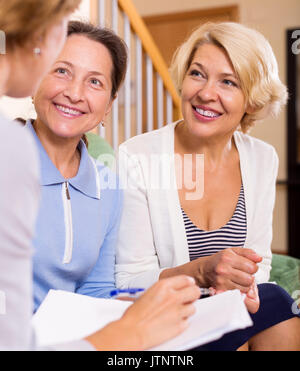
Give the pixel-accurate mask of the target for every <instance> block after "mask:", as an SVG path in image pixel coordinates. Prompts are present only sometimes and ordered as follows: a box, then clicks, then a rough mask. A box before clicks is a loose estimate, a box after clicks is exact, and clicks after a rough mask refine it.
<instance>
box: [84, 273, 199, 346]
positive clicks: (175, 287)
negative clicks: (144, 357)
mask: <svg viewBox="0 0 300 371" xmlns="http://www.w3.org/2000/svg"><path fill="white" fill-rule="evenodd" d="M199 298H200V289H199V287H197V286H196V284H195V281H194V279H193V278H191V277H187V276H177V277H172V278H168V279H165V280H160V281H158V282H157V283H156V284H155V285H154V286H152V287H151V288H150V289H149V290H148V291H146V293H145V294H144V295H143V296H141V297H140V298H139V299H138V300H137V301H136V302H135V303H134V304H133V305H132V306H130V307H129V308H128V309H127V311H126V312H125V313H124V315H123V317H122V318H121V319H120V320H119V321H116V322H113V323H111V324H109V325H108V326H106V327H105V328H104V329H102V330H100V331H99V332H98V333H96V334H94V335H92V336H90V337H88V338H87V339H86V340H88V341H89V342H90V343H91V344H92V345H94V347H95V348H96V349H99V350H110V351H118V350H146V349H149V348H152V347H154V346H157V345H159V344H161V343H163V342H165V341H167V340H170V339H172V338H173V337H175V336H177V335H179V334H180V333H182V332H183V331H184V330H185V329H186V328H187V326H188V318H189V317H190V316H192V315H193V314H194V313H195V307H194V305H193V303H194V302H195V301H196V300H197V299H199Z"/></svg>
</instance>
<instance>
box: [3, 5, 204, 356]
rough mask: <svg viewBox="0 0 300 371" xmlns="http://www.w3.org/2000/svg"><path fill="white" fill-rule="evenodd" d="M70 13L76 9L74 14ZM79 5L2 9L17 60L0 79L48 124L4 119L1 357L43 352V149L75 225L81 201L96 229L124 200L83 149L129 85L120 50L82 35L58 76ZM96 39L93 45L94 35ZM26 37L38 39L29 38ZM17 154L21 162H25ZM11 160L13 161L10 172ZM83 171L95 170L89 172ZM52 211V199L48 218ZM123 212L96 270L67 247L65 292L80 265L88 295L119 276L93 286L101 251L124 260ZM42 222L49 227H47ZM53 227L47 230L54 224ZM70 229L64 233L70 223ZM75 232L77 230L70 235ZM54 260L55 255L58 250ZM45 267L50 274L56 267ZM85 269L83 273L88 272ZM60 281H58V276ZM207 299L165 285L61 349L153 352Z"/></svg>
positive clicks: (105, 229) (74, 39) (179, 283)
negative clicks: (37, 271)
mask: <svg viewBox="0 0 300 371" xmlns="http://www.w3.org/2000/svg"><path fill="white" fill-rule="evenodd" d="M68 4H69V7H67V5H68ZM2 5H3V7H2ZM71 5H73V7H72V6H71ZM75 5H78V1H70V0H69V1H63V0H61V1H55V0H54V1H51V2H45V1H44V0H35V1H34V0H28V1H26V2H24V1H23V0H22V1H21V0H19V1H17V0H12V1H10V2H9V4H7V2H4V1H3V2H2V1H1V2H0V8H1V10H0V15H1V17H0V25H1V27H2V28H3V30H4V31H5V32H6V33H7V40H8V43H9V44H8V49H7V50H8V54H7V55H5V56H3V57H2V56H1V57H0V58H1V59H0V69H2V71H3V73H2V74H1V83H0V84H1V85H0V86H1V90H2V92H3V94H8V95H10V96H12V97H22V96H26V95H34V96H35V102H36V106H37V111H38V113H39V115H40V116H39V117H38V119H37V120H36V122H34V123H33V125H32V124H31V123H28V126H30V125H31V127H29V130H26V129H24V128H20V127H19V126H18V124H16V123H7V122H6V121H5V119H2V118H1V125H0V134H1V137H2V138H5V140H4V141H3V144H2V145H1V148H0V156H1V157H0V158H1V161H0V184H1V198H0V218H1V221H2V222H1V225H0V288H1V290H3V292H0V294H1V295H0V300H1V299H3V298H4V299H5V303H4V304H6V305H5V310H4V311H3V313H2V311H1V312H0V349H1V350H27V349H34V348H35V347H34V344H32V342H31V340H32V339H31V329H30V319H31V315H32V281H31V279H32V277H31V268H32V267H31V256H32V252H31V242H32V238H33V235H34V224H35V219H36V214H37V209H38V200H39V179H38V177H39V176H38V163H37V159H36V152H35V150H34V148H36V147H35V145H37V147H38V151H39V153H40V154H41V152H43V151H44V152H43V155H44V159H45V158H46V160H47V163H48V165H49V166H51V170H52V172H51V171H50V173H49V174H50V175H49V174H48V175H47V174H46V175H45V173H44V170H45V169H44V168H43V166H42V168H41V172H42V180H43V179H45V178H43V176H44V175H45V177H46V178H47V176H48V178H47V179H49V177H50V178H51V177H53V175H54V176H58V177H60V178H63V180H65V179H67V180H70V184H69V185H68V187H67V188H66V189H65V188H62V189H63V190H64V193H63V192H61V195H62V194H64V196H66V197H64V199H63V201H64V203H63V205H62V203H60V204H59V207H62V206H66V208H65V209H64V210H65V211H68V213H67V216H70V214H71V210H72V209H71V205H70V204H71V200H70V199H69V197H68V196H71V197H72V202H73V201H75V200H77V201H78V200H81V197H82V201H83V199H85V200H87V199H88V198H89V201H90V202H87V203H88V208H89V210H90V211H92V212H94V213H96V214H95V216H96V218H95V221H98V220H99V214H97V208H99V207H100V206H104V207H106V206H107V207H108V206H109V204H110V203H112V202H113V200H115V201H116V200H117V199H116V198H114V195H115V194H116V193H118V194H119V192H118V191H117V192H115V190H112V192H111V193H112V196H111V197H110V195H109V194H108V193H109V191H108V192H107V193H106V192H105V190H101V202H100V200H99V197H98V190H99V187H98V184H99V178H98V173H97V172H98V169H97V167H96V165H95V166H94V164H93V163H92V162H91V160H90V159H89V158H88V155H87V153H86V148H85V147H84V143H83V142H81V141H80V138H81V137H82V135H83V133H84V132H86V131H88V130H90V129H91V128H92V127H93V126H94V125H96V124H97V123H99V121H98V119H100V121H101V120H102V119H103V117H104V116H105V114H106V112H107V111H108V110H109V108H110V106H111V104H112V101H113V98H114V96H115V94H116V92H117V90H118V87H119V84H120V83H121V81H122V79H123V75H122V74H120V71H118V70H117V68H116V66H114V67H113V57H112V55H111V54H110V52H109V50H110V49H108V46H105V45H104V44H103V43H99V42H96V41H94V40H92V39H89V37H88V35H85V36H84V35H73V36H71V37H70V38H69V39H68V43H67V45H66V48H64V49H63V51H62V53H61V54H60V58H59V59H58V60H57V61H56V63H55V65H54V66H53V67H52V69H50V66H51V65H52V63H53V62H54V59H55V58H56V57H57V55H58V54H59V52H61V47H62V46H63V44H64V41H65V36H66V34H67V29H66V26H67V22H66V19H65V18H61V19H63V21H62V20H60V18H59V15H61V14H68V12H70V11H72V10H73V9H75ZM46 9H47V11H46ZM17 15H18V17H19V18H15V20H14V21H13V22H12V19H13V17H17ZM4 17H5V19H6V20H8V19H9V20H10V22H12V24H14V25H17V24H19V26H20V27H19V29H18V30H19V33H18V32H17V31H16V30H15V29H14V30H12V29H11V23H10V22H4ZM32 17H33V18H34V19H33V26H32V27H30V26H29V25H28V23H30V21H31V18H32ZM53 19H55V20H56V22H58V21H59V22H61V23H55V22H54V26H53V27H52V28H51V27H50V25H52V23H51V22H50V21H51V20H53ZM48 22H49V23H48ZM44 24H46V25H49V29H47V28H46V29H45V28H44V26H42V25H44ZM23 28H24V34H23V33H22V30H23ZM94 30H95V29H94ZM38 31H40V32H38ZM74 33H76V32H75V31H74ZM78 33H80V32H78ZM88 34H89V35H90V32H88ZM24 35H27V36H28V37H27V38H24ZM20 45H22V47H21V46H20ZM85 52H87V53H85ZM91 65H93V69H92V71H91V70H90V69H89V68H90V67H91ZM48 69H50V73H49V74H48V75H47V76H46V77H45V79H44V80H43V83H42V84H41V87H40V88H39V89H38V92H36V86H37V85H38V83H39V80H40V78H41V77H42V74H44V73H46V72H47V70H48ZM95 74H96V76H95ZM116 75H117V76H116ZM113 77H116V78H113ZM48 88H49V89H48ZM50 88H51V89H50ZM55 89H57V90H55ZM52 98H53V99H52ZM35 130H36V131H35ZM30 131H31V134H32V135H33V139H32V135H30ZM16 148H17V149H18V151H19V153H16ZM47 156H48V157H47ZM4 159H7V161H6V162H5V160H4ZM51 162H52V164H51ZM82 164H83V165H88V166H81V165H82ZM42 165H43V161H42ZM82 168H85V170H87V172H85V171H83V172H82V171H81V170H82ZM48 170H49V168H48ZM77 175H78V176H77ZM89 175H91V178H89ZM86 176H87V178H86ZM51 180H53V179H52V178H51ZM62 183H65V182H64V181H63V182H62ZM100 184H101V183H100ZM49 188H50V187H49ZM52 190H53V188H52ZM102 191H103V192H102ZM73 196H74V199H73ZM94 196H96V197H94ZM103 196H106V197H108V200H107V201H106V204H105V203H104V204H102V197H103ZM46 201H47V200H46ZM52 201H53V199H52ZM50 202H51V200H50ZM54 203H55V202H54ZM79 204H80V202H79ZM100 204H101V205H100ZM77 205H78V202H77ZM73 206H74V204H73V205H72V207H73ZM44 207H45V204H43V189H42V204H41V209H40V210H43V208H44ZM111 207H113V205H111ZM74 209H75V210H74V212H75V217H74V220H76V221H77V223H78V222H79V220H78V219H77V218H79V219H80V218H81V222H83V218H85V217H86V215H82V214H81V213H80V212H79V213H78V210H76V207H75V206H74ZM119 209H120V204H118V205H117V207H116V208H115V209H113V210H105V211H106V212H107V215H108V217H107V218H106V222H107V223H110V227H109V226H108V225H102V226H101V225H97V228H96V230H93V231H92V232H93V233H95V234H97V233H99V235H98V239H97V240H96V243H95V244H94V245H93V244H91V245H90V246H88V253H89V260H88V262H87V263H86V262H85V258H86V257H85V256H84V254H83V256H81V259H78V256H76V254H77V253H78V249H76V250H75V251H74V254H73V249H72V248H70V249H69V247H72V244H71V243H67V244H66V247H67V249H65V253H66V254H63V255H64V262H65V264H66V265H65V266H64V268H65V272H63V273H62V272H59V268H60V267H58V269H56V268H57V267H55V266H53V265H52V266H51V264H52V263H53V261H50V262H49V263H48V264H49V265H48V267H47V268H49V270H48V272H51V269H52V272H51V273H53V271H56V273H57V280H58V281H59V280H60V279H62V277H63V278H64V279H65V281H64V283H65V282H67V279H66V276H67V275H68V272H67V270H68V269H69V275H70V276H72V272H71V270H72V268H74V267H72V266H71V265H72V264H71V263H72V260H73V262H74V260H75V259H76V264H77V269H78V271H77V272H76V274H77V276H76V277H75V276H74V282H75V281H76V282H75V283H74V287H75V286H77V284H80V282H81V281H84V279H85V278H89V279H88V280H87V285H86V286H85V287H87V286H89V288H90V289H93V284H94V283H95V281H94V280H95V279H97V273H98V271H99V270H101V269H103V274H104V276H105V277H106V276H107V275H106V273H107V272H106V271H105V270H106V269H107V270H108V271H109V272H110V271H111V269H112V268H111V266H109V265H108V264H107V265H106V266H103V264H102V266H100V265H98V266H97V267H96V268H95V271H94V272H91V275H90V276H89V270H90V271H92V270H93V266H94V265H95V264H96V261H97V258H98V255H99V259H100V256H101V249H100V247H101V246H100V242H101V243H102V242H103V245H104V244H107V248H104V249H103V250H105V254H107V255H110V256H113V254H114V252H113V250H112V251H109V246H111V245H110V243H111V242H110V241H109V239H110V232H111V231H110V229H111V230H113V229H115V221H114V220H113V218H114V216H115V214H116V213H117V212H118V210H119ZM101 212H103V209H102V210H101ZM83 214H84V213H83ZM69 220H70V219H69ZM42 222H45V219H43V220H42ZM101 222H102V223H103V222H104V221H101ZM58 225H59V223H58ZM44 226H46V227H47V225H46V224H44ZM61 226H62V227H63V226H64V221H62V223H61ZM48 227H49V225H48ZM77 227H78V224H76V231H75V233H78V234H80V233H81V229H80V228H81V227H82V226H79V227H78V228H77ZM88 227H89V229H88V232H90V231H91V230H92V229H91V226H88ZM50 228H51V227H50ZM70 230H72V228H70V229H68V231H70ZM84 232H86V231H84ZM64 236H65V237H70V240H69V242H70V241H72V237H73V236H71V234H69V233H68V236H67V235H64ZM81 236H82V237H83V238H86V241H82V239H81V241H80V240H77V239H76V234H75V237H74V242H76V243H78V245H79V242H82V246H80V248H81V249H83V248H84V247H83V246H85V245H86V244H87V243H88V242H89V239H90V236H88V235H86V234H84V233H83V234H82V235H81ZM60 237H62V236H59V235H57V236H56V238H57V240H56V239H53V240H52V242H53V245H52V246H51V247H53V248H55V245H56V243H57V244H58V246H59V247H60V246H61V244H60V243H59V242H60V241H61V240H60ZM93 237H94V236H93ZM62 239H63V237H62ZM64 246H65V245H64ZM102 247H103V246H102ZM52 252H53V253H54V254H55V253H56V251H55V249H53V250H52ZM85 252H87V251H85ZM63 253H64V251H63ZM44 262H45V260H44ZM61 263H62V262H61ZM68 263H69V264H68ZM107 263H108V262H107ZM45 264H46V265H47V262H45ZM62 264H63V263H62ZM81 265H82V267H83V268H82V270H80V266H81ZM64 274H65V275H64ZM53 277H54V278H55V272H54V276H53ZM40 278H41V280H43V279H44V278H45V277H42V276H40ZM67 283H69V281H68V282H67ZM199 295H200V292H199V289H198V288H197V287H196V286H195V282H194V280H193V279H190V278H188V277H186V276H180V277H174V278H172V279H170V280H164V281H162V282H160V283H158V284H156V285H154V286H153V287H152V288H151V289H150V290H149V291H148V292H147V293H145V294H144V295H143V296H142V297H141V298H140V299H139V300H138V301H137V302H136V303H135V304H134V305H132V306H131V307H130V308H129V309H128V310H127V312H126V313H125V314H124V316H123V317H122V318H121V319H120V320H119V321H116V322H113V323H111V324H109V325H108V326H106V327H105V328H104V329H102V330H100V331H99V332H97V333H95V334H93V335H91V336H90V337H88V338H87V339H86V340H83V341H79V342H76V343H72V344H64V345H62V346H59V347H55V349H61V350H62V349H65V350H67V349H70V350H76V349H78V350H94V349H99V350H144V349H147V348H150V347H153V346H156V345H159V344H160V343H162V342H164V341H166V340H168V339H170V338H172V337H174V336H176V335H178V334H179V333H181V332H182V331H183V330H184V329H185V328H186V327H187V319H188V318H189V317H190V316H191V315H192V314H193V313H194V306H193V304H192V303H193V302H194V301H195V300H196V299H197V298H199ZM0 304H3V303H0ZM3 307H4V305H1V306H0V310H2V309H3Z"/></svg>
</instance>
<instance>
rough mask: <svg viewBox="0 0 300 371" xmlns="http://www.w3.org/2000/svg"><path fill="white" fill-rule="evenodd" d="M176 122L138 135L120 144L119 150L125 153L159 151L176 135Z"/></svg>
mask: <svg viewBox="0 0 300 371" xmlns="http://www.w3.org/2000/svg"><path fill="white" fill-rule="evenodd" d="M175 126H176V123H172V124H168V125H166V126H164V127H162V128H161V129H158V130H154V131H150V132H148V133H145V134H141V135H137V136H135V137H133V138H131V139H129V140H127V141H126V142H124V143H123V144H121V145H120V147H119V151H120V152H125V153H129V154H130V153H157V152H161V151H162V150H163V148H165V145H164V143H168V141H170V140H171V138H172V136H173V135H174V128H175Z"/></svg>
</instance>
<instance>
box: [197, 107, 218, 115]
mask: <svg viewBox="0 0 300 371" xmlns="http://www.w3.org/2000/svg"><path fill="white" fill-rule="evenodd" d="M196 111H197V112H198V113H200V115H202V116H206V117H218V116H220V115H219V114H217V113H215V112H211V111H204V110H203V109H201V108H196Z"/></svg>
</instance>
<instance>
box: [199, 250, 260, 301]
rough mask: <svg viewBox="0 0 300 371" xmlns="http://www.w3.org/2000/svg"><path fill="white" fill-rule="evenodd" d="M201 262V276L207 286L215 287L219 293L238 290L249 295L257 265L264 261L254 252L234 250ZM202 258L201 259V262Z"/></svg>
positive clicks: (225, 251) (220, 253)
mask: <svg viewBox="0 0 300 371" xmlns="http://www.w3.org/2000/svg"><path fill="white" fill-rule="evenodd" d="M202 259H205V260H202V261H201V267H200V269H199V271H201V270H202V272H201V276H202V277H203V279H204V280H206V282H205V286H206V287H209V286H212V287H214V288H215V289H216V290H217V291H220V290H221V291H226V290H234V289H238V290H240V291H241V292H242V293H245V294H247V293H248V291H249V290H250V288H251V286H252V285H253V283H254V276H253V275H254V274H255V273H256V272H257V270H258V266H257V263H259V262H261V261H262V258H261V257H260V256H258V255H257V254H256V253H255V252H254V251H253V250H250V249H245V248H232V249H227V250H224V251H220V252H219V253H217V254H214V255H211V256H209V257H207V258H202ZM200 260H201V258H200V259H199V262H200Z"/></svg>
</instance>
